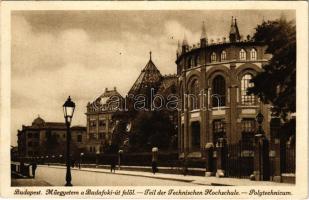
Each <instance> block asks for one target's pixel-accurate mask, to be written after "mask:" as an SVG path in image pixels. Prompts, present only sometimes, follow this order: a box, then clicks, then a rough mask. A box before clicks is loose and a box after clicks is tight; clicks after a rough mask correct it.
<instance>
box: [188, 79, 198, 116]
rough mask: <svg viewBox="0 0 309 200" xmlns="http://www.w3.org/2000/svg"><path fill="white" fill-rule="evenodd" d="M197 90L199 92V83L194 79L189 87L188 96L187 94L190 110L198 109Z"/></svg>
mask: <svg viewBox="0 0 309 200" xmlns="http://www.w3.org/2000/svg"><path fill="white" fill-rule="evenodd" d="M199 90H200V84H199V81H198V80H197V79H194V80H193V81H192V82H191V85H190V94H189V102H190V110H195V109H199V105H200V101H199V99H200V96H199V92H200V91H199Z"/></svg>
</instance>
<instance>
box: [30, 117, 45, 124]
mask: <svg viewBox="0 0 309 200" xmlns="http://www.w3.org/2000/svg"><path fill="white" fill-rule="evenodd" d="M44 123H45V121H44V120H43V119H42V118H41V117H40V116H38V117H37V118H36V119H34V120H33V122H32V125H37V126H41V125H43V124H44Z"/></svg>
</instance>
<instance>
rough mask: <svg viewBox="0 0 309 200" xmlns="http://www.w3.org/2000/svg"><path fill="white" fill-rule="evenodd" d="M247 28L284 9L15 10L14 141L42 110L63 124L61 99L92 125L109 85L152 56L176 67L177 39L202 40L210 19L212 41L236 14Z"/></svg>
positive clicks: (120, 83)
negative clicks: (93, 108)
mask: <svg viewBox="0 0 309 200" xmlns="http://www.w3.org/2000/svg"><path fill="white" fill-rule="evenodd" d="M232 16H234V17H237V23H238V27H239V30H240V34H241V35H243V36H246V35H248V34H250V35H253V33H254V28H255V27H256V26H257V24H260V23H261V22H262V20H263V18H264V20H266V21H267V20H273V19H277V18H279V17H280V16H284V17H286V18H287V19H288V20H291V19H294V17H295V13H294V12H293V11H288V10H285V11H282V10H259V11H257V10H233V11H229V10H224V11H218V10H217V11H214V10H212V11H207V10H201V11H198V10H194V11H190V10H187V11H186V10H183V11H180V10H178V11H177V10H174V11H13V12H12V17H11V23H12V28H11V39H12V41H11V45H12V48H11V52H12V53H11V70H12V71H11V74H12V77H11V81H12V84H11V85H12V86H11V87H12V88H11V106H12V107H11V109H12V110H11V113H12V115H11V119H12V123H11V144H12V145H16V143H17V136H16V135H17V130H18V129H21V127H22V125H31V123H32V121H33V120H34V119H35V118H36V117H37V116H38V115H40V117H42V118H43V119H44V120H45V121H48V122H63V121H64V118H63V112H62V105H63V103H64V102H65V100H66V98H67V97H68V96H69V95H70V96H71V98H72V100H73V101H74V102H75V103H76V111H75V114H74V118H73V122H72V125H83V126H86V115H85V112H86V105H87V103H88V102H92V101H94V100H95V99H96V98H97V97H98V96H100V95H101V94H102V93H104V90H105V88H106V87H107V88H109V89H112V88H114V87H117V90H118V91H119V92H120V94H122V95H123V96H125V95H126V93H127V92H128V91H129V89H130V87H131V86H132V85H133V83H134V81H135V80H136V78H137V77H138V75H139V73H140V71H141V70H142V69H143V67H144V66H145V65H146V64H147V62H148V60H149V52H150V51H152V60H153V62H154V63H155V65H156V66H157V68H158V69H159V70H160V72H161V73H162V74H173V73H176V64H175V59H176V49H177V43H178V40H179V41H180V42H182V40H183V38H184V35H186V37H187V39H188V42H189V45H192V44H197V43H198V42H199V39H200V35H201V26H202V22H203V21H204V22H205V25H206V32H207V36H208V39H209V40H210V39H214V40H215V41H216V40H217V38H223V37H228V33H229V28H230V24H231V17H232Z"/></svg>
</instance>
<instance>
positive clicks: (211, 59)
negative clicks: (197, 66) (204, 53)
mask: <svg viewBox="0 0 309 200" xmlns="http://www.w3.org/2000/svg"><path fill="white" fill-rule="evenodd" d="M210 61H211V62H216V61H217V55H216V53H215V52H212V54H211V56H210Z"/></svg>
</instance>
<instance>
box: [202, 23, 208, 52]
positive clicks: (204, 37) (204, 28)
mask: <svg viewBox="0 0 309 200" xmlns="http://www.w3.org/2000/svg"><path fill="white" fill-rule="evenodd" d="M206 45H207V34H206V27H205V22H204V21H203V24H202V34H201V47H206Z"/></svg>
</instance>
